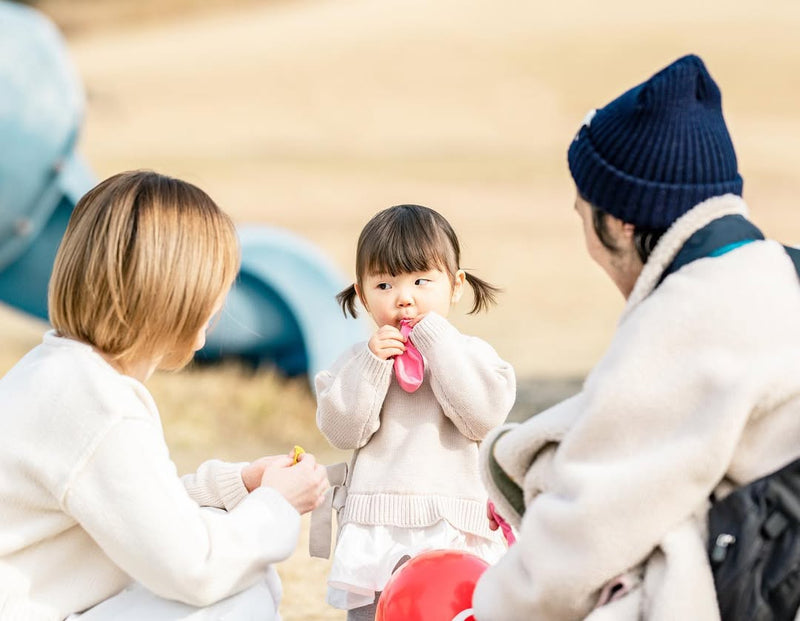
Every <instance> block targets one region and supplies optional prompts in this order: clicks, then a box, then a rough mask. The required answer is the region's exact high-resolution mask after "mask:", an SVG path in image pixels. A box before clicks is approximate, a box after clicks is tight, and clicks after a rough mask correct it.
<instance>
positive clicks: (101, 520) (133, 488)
mask: <svg viewBox="0 0 800 621" xmlns="http://www.w3.org/2000/svg"><path fill="white" fill-rule="evenodd" d="M241 468H242V464H225V463H223V462H218V461H212V462H207V463H206V464H204V465H203V466H201V468H200V469H199V470H198V472H197V473H196V474H194V475H191V476H187V477H185V478H184V479H183V480H181V479H180V478H179V477H178V475H177V472H176V469H175V465H174V464H173V463H172V461H171V460H170V457H169V452H168V449H167V446H166V444H165V442H164V435H163V431H162V428H161V420H160V418H159V414H158V410H157V409H156V405H155V403H154V402H153V399H152V397H151V396H150V393H149V392H148V391H147V389H146V388H145V387H144V385H142V384H141V383H139V382H138V381H136V380H135V379H132V378H130V377H127V376H125V375H121V374H120V373H118V372H117V371H115V370H114V369H113V368H112V367H111V366H109V365H108V364H107V363H106V362H105V360H103V358H102V357H101V356H99V355H98V354H97V353H96V352H94V351H93V350H92V348H91V347H89V346H88V345H85V344H83V343H79V342H77V341H73V340H70V339H66V338H60V337H58V336H56V334H55V333H54V332H50V333H48V334H46V335H45V337H44V341H43V343H42V344H41V345H39V346H38V347H36V348H34V349H33V350H32V351H31V352H30V353H28V354H27V355H26V356H25V357H24V358H23V359H22V360H21V361H20V362H19V363H17V365H16V366H14V368H12V369H11V370H10V371H9V372H8V373H7V374H6V375H5V376H4V377H3V378H2V379H0V619H3V621H45V620H46V621H58V620H61V619H64V617H66V616H68V615H69V614H70V613H73V612H79V611H82V610H84V609H86V608H88V607H91V606H93V605H95V604H97V603H98V602H100V601H102V600H104V599H106V598H108V597H110V596H112V595H114V594H115V593H117V592H118V591H120V590H121V589H122V588H123V587H124V586H125V585H127V584H128V583H129V582H131V580H132V579H135V580H137V581H139V582H140V583H141V584H142V585H143V586H145V587H146V588H147V589H149V590H150V591H152V592H154V593H155V594H156V595H160V596H162V597H165V598H169V599H175V600H179V601H183V602H185V603H188V604H191V605H194V606H205V605H208V604H210V603H213V602H215V601H217V600H219V599H222V598H223V597H226V596H228V595H232V594H233V593H236V592H238V591H241V590H243V589H244V588H246V587H248V586H250V585H252V584H254V583H255V582H256V581H258V580H265V581H266V583H267V585H268V587H269V588H270V590H271V592H272V595H273V598H274V599H275V601H276V602H277V601H279V599H280V581H279V580H278V576H277V574H276V572H275V570H274V568H273V567H272V566H271V564H272V563H274V562H277V561H280V560H283V559H285V558H287V557H288V556H289V555H290V554H291V553H292V552H293V551H294V549H295V546H296V544H297V539H298V535H299V530H300V516H299V515H298V513H297V511H295V509H294V508H293V507H292V506H291V505H290V504H289V503H288V502H287V501H286V500H285V499H284V498H283V496H281V495H280V494H279V493H278V492H277V491H276V490H273V489H267V488H259V489H257V490H255V491H254V492H253V493H251V494H247V490H246V489H245V487H244V484H243V483H242V478H241ZM201 505H203V506H210V507H218V508H225V509H228V511H219V510H214V509H205V508H203V507H201Z"/></svg>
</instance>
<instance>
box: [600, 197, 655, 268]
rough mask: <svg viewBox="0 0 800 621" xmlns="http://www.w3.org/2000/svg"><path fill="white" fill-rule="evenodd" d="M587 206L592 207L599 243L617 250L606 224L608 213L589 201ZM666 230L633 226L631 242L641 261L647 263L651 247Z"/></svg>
mask: <svg viewBox="0 0 800 621" xmlns="http://www.w3.org/2000/svg"><path fill="white" fill-rule="evenodd" d="M584 200H585V199H584ZM587 202H588V201H587ZM589 206H590V207H591V209H592V226H594V232H595V233H597V238H598V239H599V240H600V243H601V244H603V246H604V247H606V248H608V249H609V250H610V251H611V252H617V251H618V250H619V248H617V246H616V245H615V244H614V241H613V240H612V239H611V236H610V235H609V233H608V225H607V224H606V217H607V216H608V213H606V212H605V211H603V210H602V209H600V208H599V207H595V206H594V205H592V204H591V203H589ZM666 231H667V229H647V228H644V227H640V226H634V228H633V244H634V246H635V247H636V252H637V254H638V255H639V258H640V259H641V260H642V263H647V259H648V257H649V256H650V253H651V252H653V248H655V247H656V244H657V243H658V240H659V239H661V236H662V235H663V234H664V233H665V232H666Z"/></svg>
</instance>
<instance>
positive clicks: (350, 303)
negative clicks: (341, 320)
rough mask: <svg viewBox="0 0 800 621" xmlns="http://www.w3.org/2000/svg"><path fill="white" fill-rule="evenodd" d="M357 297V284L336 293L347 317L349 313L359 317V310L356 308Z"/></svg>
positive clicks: (337, 299)
mask: <svg viewBox="0 0 800 621" xmlns="http://www.w3.org/2000/svg"><path fill="white" fill-rule="evenodd" d="M357 297H358V295H356V287H355V285H350V286H349V287H347V288H346V289H342V290H341V291H340V292H339V293H337V294H336V301H337V302H338V303H339V305H340V306H341V307H342V313H344V316H345V317H347V313H350V314H351V315H352V316H353V317H354V318H355V317H358V311H357V310H356V298H357Z"/></svg>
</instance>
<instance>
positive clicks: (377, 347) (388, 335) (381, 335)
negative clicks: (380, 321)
mask: <svg viewBox="0 0 800 621" xmlns="http://www.w3.org/2000/svg"><path fill="white" fill-rule="evenodd" d="M367 347H369V350H370V351H371V352H372V353H373V354H375V355H376V356H377V357H378V358H380V359H381V360H388V359H389V358H391V357H392V356H399V355H400V354H402V353H403V352H404V351H405V350H406V340H405V338H403V335H402V334H400V330H398V329H397V328H395V327H394V326H390V325H388V324H387V325H385V326H381V327H380V328H378V329H377V330H376V331H375V334H373V335H372V337H371V338H370V339H369V342H368V343H367Z"/></svg>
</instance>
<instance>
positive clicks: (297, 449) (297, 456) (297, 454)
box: [292, 444, 305, 464]
mask: <svg viewBox="0 0 800 621" xmlns="http://www.w3.org/2000/svg"><path fill="white" fill-rule="evenodd" d="M303 453H305V450H304V449H303V447H302V446H298V445H297V444H295V445H294V460H293V462H292V463H293V464H296V463H297V461H298V460H299V459H300V455H302V454H303Z"/></svg>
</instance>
